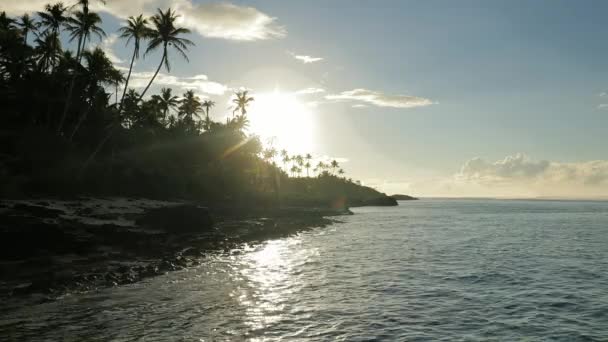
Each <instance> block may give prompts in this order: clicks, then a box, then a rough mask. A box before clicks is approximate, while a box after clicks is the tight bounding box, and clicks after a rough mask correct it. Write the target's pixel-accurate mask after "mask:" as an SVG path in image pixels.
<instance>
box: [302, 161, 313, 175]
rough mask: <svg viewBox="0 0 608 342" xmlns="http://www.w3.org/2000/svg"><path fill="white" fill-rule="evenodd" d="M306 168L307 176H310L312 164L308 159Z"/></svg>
mask: <svg viewBox="0 0 608 342" xmlns="http://www.w3.org/2000/svg"><path fill="white" fill-rule="evenodd" d="M304 168H306V177H310V173H309V171H310V168H311V165H310V162H309V161H307V162H306V164H304Z"/></svg>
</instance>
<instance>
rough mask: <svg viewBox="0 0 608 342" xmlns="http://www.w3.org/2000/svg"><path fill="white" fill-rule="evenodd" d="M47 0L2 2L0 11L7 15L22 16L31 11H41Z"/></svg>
mask: <svg viewBox="0 0 608 342" xmlns="http://www.w3.org/2000/svg"><path fill="white" fill-rule="evenodd" d="M49 3H51V2H50V1H48V0H4V1H2V8H1V9H0V10H1V11H5V12H6V13H7V14H8V15H22V14H24V13H31V12H33V11H42V10H43V9H44V6H45V5H46V4H49Z"/></svg>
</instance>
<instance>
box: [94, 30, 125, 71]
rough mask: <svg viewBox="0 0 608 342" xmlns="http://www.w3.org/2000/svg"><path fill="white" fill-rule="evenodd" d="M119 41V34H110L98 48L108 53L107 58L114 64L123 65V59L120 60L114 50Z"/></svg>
mask: <svg viewBox="0 0 608 342" xmlns="http://www.w3.org/2000/svg"><path fill="white" fill-rule="evenodd" d="M117 40H118V34H116V33H112V34H109V35H108V36H107V37H105V38H104V39H103V40H102V41H101V43H99V44H98V45H97V46H98V47H99V48H101V49H102V50H103V51H104V52H105V53H106V56H107V57H108V59H110V61H112V63H114V64H122V63H124V61H123V60H122V59H120V58H119V57H118V56H116V54H115V53H114V50H113V48H112V47H113V45H114V44H115V43H116V41H117Z"/></svg>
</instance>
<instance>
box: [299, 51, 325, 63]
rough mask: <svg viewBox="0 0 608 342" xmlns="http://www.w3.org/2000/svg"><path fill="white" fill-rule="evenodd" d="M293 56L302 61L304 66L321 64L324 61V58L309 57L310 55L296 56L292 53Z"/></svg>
mask: <svg viewBox="0 0 608 342" xmlns="http://www.w3.org/2000/svg"><path fill="white" fill-rule="evenodd" d="M291 55H292V56H293V58H295V59H297V60H299V61H301V62H302V63H304V64H309V63H315V62H320V61H322V60H323V58H322V57H312V56H308V55H296V54H293V53H291Z"/></svg>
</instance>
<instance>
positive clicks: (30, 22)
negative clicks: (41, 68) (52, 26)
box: [16, 13, 40, 44]
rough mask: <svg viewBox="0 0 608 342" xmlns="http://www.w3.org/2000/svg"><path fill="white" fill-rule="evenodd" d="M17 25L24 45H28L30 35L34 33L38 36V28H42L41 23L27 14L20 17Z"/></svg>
mask: <svg viewBox="0 0 608 342" xmlns="http://www.w3.org/2000/svg"><path fill="white" fill-rule="evenodd" d="M16 24H17V26H18V27H19V28H20V29H21V34H22V35H23V44H27V37H28V34H29V33H30V32H33V33H34V34H35V35H36V34H37V33H38V28H39V27H40V23H38V22H37V21H35V20H34V19H32V18H31V17H30V16H29V14H27V13H26V14H24V15H22V16H20V17H19V19H18V20H17V22H16Z"/></svg>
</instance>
